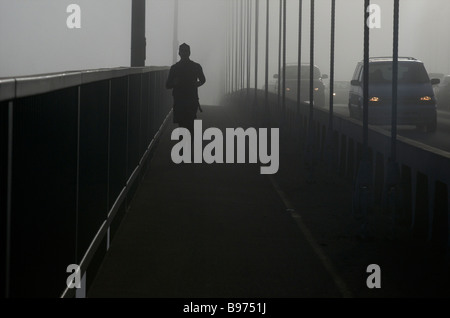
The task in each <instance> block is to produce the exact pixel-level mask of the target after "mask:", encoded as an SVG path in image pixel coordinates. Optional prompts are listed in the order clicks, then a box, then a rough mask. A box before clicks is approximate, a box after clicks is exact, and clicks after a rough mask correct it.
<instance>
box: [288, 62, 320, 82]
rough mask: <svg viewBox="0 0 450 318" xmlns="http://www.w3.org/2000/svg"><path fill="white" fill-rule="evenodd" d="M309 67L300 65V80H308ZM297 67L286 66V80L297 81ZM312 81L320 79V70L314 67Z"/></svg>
mask: <svg viewBox="0 0 450 318" xmlns="http://www.w3.org/2000/svg"><path fill="white" fill-rule="evenodd" d="M309 70H310V68H309V65H302V69H301V74H300V75H301V79H309ZM297 72H298V66H297V65H295V66H288V67H286V79H297ZM313 76H314V79H319V78H320V70H319V68H318V67H314V74H313Z"/></svg>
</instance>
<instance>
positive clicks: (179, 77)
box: [166, 43, 206, 136]
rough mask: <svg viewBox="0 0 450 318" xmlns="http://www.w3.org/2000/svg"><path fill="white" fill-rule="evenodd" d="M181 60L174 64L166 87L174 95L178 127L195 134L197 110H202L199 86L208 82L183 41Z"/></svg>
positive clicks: (179, 51)
mask: <svg viewBox="0 0 450 318" xmlns="http://www.w3.org/2000/svg"><path fill="white" fill-rule="evenodd" d="M178 54H179V55H180V61H178V62H177V63H175V64H174V65H172V67H171V68H170V71H169V76H168V78H167V82H166V88H167V89H172V96H173V102H174V105H173V122H174V123H175V124H178V127H184V128H187V129H188V130H189V131H190V132H191V136H193V134H194V120H195V119H196V118H197V110H200V111H202V109H201V107H200V103H199V98H198V87H200V86H202V85H203V84H205V82H206V78H205V75H204V74H203V69H202V67H201V65H200V64H198V63H196V62H194V61H192V60H191V59H190V58H189V57H190V55H191V49H190V47H189V45H187V44H186V43H183V44H181V45H180V47H179V49H178Z"/></svg>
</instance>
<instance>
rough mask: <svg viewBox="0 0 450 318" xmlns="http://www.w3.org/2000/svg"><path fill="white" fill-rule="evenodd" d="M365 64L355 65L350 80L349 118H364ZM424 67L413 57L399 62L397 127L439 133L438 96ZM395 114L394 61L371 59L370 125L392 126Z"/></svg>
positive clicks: (390, 59)
mask: <svg viewBox="0 0 450 318" xmlns="http://www.w3.org/2000/svg"><path fill="white" fill-rule="evenodd" d="M363 70H364V63H363V62H359V63H358V64H357V66H356V69H355V72H354V74H353V79H352V81H351V87H350V92H349V102H348V108H349V113H350V117H352V118H357V119H362V115H363ZM439 82H440V80H439V79H432V80H430V78H429V76H428V73H427V71H426V69H425V66H424V64H423V63H422V62H421V61H419V60H417V59H415V58H411V57H402V58H399V59H398V89H397V92H398V93H397V96H398V98H397V124H398V125H415V126H416V127H417V128H418V129H423V128H426V130H427V132H434V131H436V124H437V117H436V116H437V115H436V97H435V95H434V91H433V87H432V85H436V84H439ZM391 115H392V58H389V57H383V58H370V59H369V110H368V117H369V123H370V124H373V125H390V124H391Z"/></svg>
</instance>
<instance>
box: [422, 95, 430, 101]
mask: <svg viewBox="0 0 450 318" xmlns="http://www.w3.org/2000/svg"><path fill="white" fill-rule="evenodd" d="M420 100H421V101H423V102H429V101H430V100H432V98H431V97H430V96H422V97H420Z"/></svg>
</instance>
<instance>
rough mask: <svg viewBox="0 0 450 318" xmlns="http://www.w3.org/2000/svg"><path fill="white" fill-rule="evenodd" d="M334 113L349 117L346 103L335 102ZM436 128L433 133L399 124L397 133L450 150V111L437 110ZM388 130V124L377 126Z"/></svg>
mask: <svg viewBox="0 0 450 318" xmlns="http://www.w3.org/2000/svg"><path fill="white" fill-rule="evenodd" d="M334 111H335V112H336V114H339V115H342V116H345V117H349V113H348V106H347V104H335V105H334ZM437 120H438V123H437V130H436V132H434V133H427V132H425V131H419V130H417V129H416V127H415V126H411V125H399V126H398V128H397V132H398V135H400V136H403V137H406V138H409V139H412V140H415V141H418V142H421V143H424V144H426V145H428V146H431V147H435V148H438V149H441V150H444V151H448V152H450V112H448V111H443V110H438V116H437ZM379 127H381V128H384V129H386V130H388V131H390V126H379Z"/></svg>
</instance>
